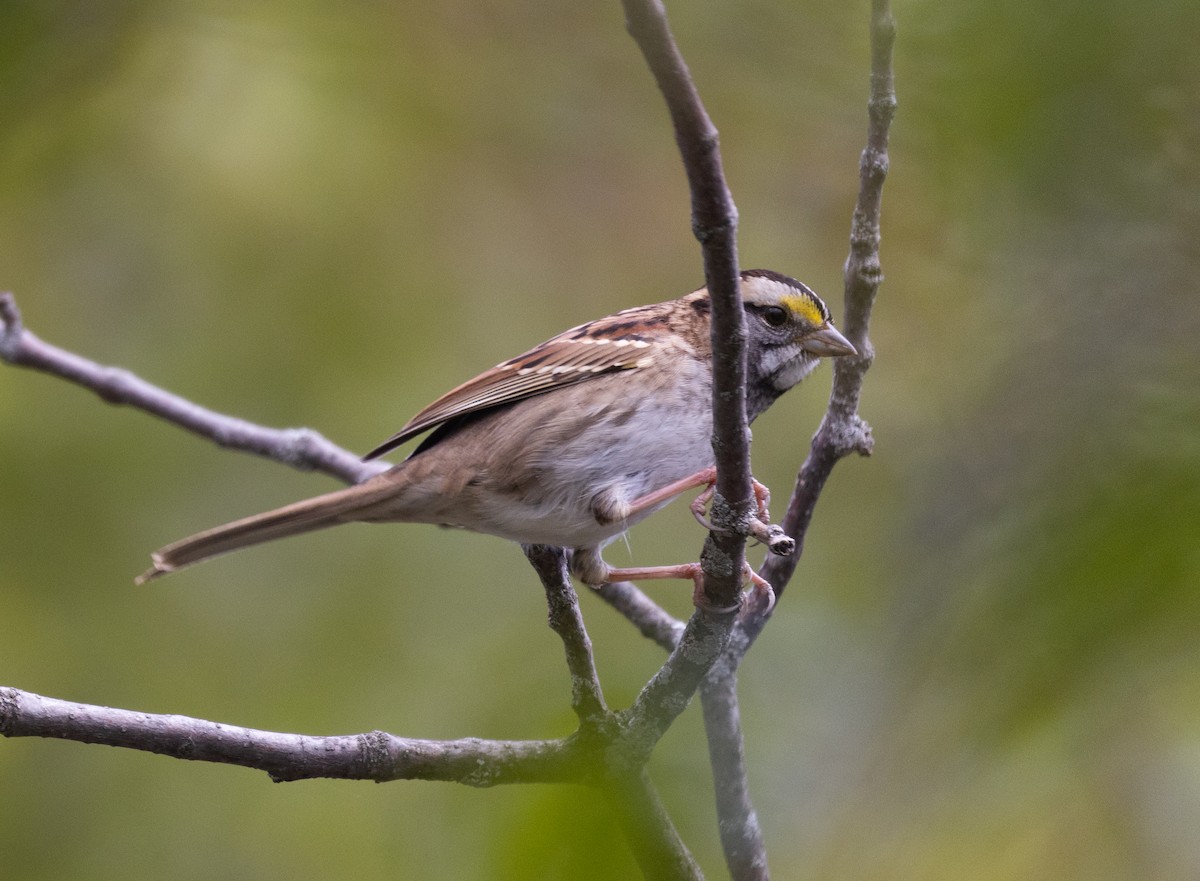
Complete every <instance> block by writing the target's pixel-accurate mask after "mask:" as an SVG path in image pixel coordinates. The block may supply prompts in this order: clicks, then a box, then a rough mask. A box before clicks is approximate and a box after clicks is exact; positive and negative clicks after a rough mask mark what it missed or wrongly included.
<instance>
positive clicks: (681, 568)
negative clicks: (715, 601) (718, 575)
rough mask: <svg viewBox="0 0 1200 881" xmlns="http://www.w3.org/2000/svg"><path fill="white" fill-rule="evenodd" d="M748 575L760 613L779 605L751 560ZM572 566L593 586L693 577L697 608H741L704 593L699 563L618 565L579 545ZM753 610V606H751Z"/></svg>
mask: <svg viewBox="0 0 1200 881" xmlns="http://www.w3.org/2000/svg"><path fill="white" fill-rule="evenodd" d="M743 566H744V567H745V568H744V575H745V578H746V580H747V581H749V582H750V586H751V591H752V593H753V595H754V599H755V604H754V607H751V608H753V609H754V610H755V611H758V612H759V613H760V614H763V615H765V614H767V613H768V612H770V611H771V609H772V608H773V607H774V606H775V591H774V590H772V589H771V585H770V584H768V583H767V581H766V580H765V579H763V578H762V577H761V576H760V575H759V574H758V573H757V572H755V571H754V569H753V568H751V566H750V564H749V563H744V564H743ZM571 569H572V571H574V572H575V574H576V575H577V576H578V577H579V579H580V580H581V581H583V582H584V583H585V584H588V585H590V586H592V587H598V586H599V585H601V584H611V583H613V582H616V581H649V580H652V579H664V578H678V579H682V580H687V579H691V581H692V584H693V589H692V602H693V603H695V605H696V608H698V609H706V610H707V611H709V612H715V613H717V614H722V615H731V614H733V613H734V612H736V611H738V609H739V608H741V606H740V605H736V606H713V605H712V604H711V603H709V601H708V597H707V596H706V595H705V593H704V572H703V570H702V569H701V568H700V564H699V563H679V564H677V565H674V566H635V567H630V568H625V569H616V568H613V567H612V566H609V565H608V564H607V563H606V562H604V560H603V559H602V558H601V557H600V554H599V551H598V550H596V549H593V548H576V549H575V550H574V551H573V552H572V554H571ZM748 610H749V609H748Z"/></svg>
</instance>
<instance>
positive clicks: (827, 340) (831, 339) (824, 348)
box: [800, 324, 858, 358]
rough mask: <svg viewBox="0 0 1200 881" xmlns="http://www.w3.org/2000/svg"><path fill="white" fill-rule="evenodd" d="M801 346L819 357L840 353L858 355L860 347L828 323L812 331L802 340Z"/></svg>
mask: <svg viewBox="0 0 1200 881" xmlns="http://www.w3.org/2000/svg"><path fill="white" fill-rule="evenodd" d="M800 348H802V349H804V351H806V352H810V353H812V354H813V355H816V356H817V357H818V358H836V357H837V356H838V355H857V354H858V349H856V348H854V346H852V345H851V344H850V340H848V339H846V338H845V337H844V336H842V335H841V334H840V333H838V330H837V328H836V327H834V326H833V325H832V324H826V325H825V326H824V327H822V328H821V329H820V330H818V331H817V332H816V333H810V334H809V335H808V336H806V337H805V338H804V339H802V340H800Z"/></svg>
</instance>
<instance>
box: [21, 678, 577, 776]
mask: <svg viewBox="0 0 1200 881" xmlns="http://www.w3.org/2000/svg"><path fill="white" fill-rule="evenodd" d="M0 734H3V735H4V736H6V737H55V738H61V739H63V740H74V741H78V742H80V743H97V744H103V745H106V746H119V747H125V748H127V749H137V750H144V751H146V752H152V753H158V754H159V755H164V756H172V757H174V758H177V759H189V760H192V761H200V762H218V763H222V764H228V765H241V766H242V767H245V768H254V769H256V770H259V771H265V772H267V773H268V774H269V775H271V778H272V779H273V780H277V781H288V780H308V779H313V778H318V777H329V778H337V779H341V780H374V781H376V782H384V781H388V780H442V781H451V782H455V783H465V784H466V785H468V786H496V785H499V784H502V783H563V782H576V783H578V782H583V781H584V779H585V778H586V776H587V773H588V770H589V767H590V766H589V763H588V762H587V761H586V760H583V759H581V755H582V753H583V749H582V747H581V746H580V744H579V743H578V742H577V740H576V739H575V738H571V737H568V738H563V739H560V740H482V739H479V738H474V737H471V738H464V739H461V740H417V739H413V738H408V737H397V736H396V735H394V734H388V733H386V732H383V731H371V732H366V733H363V734H344V735H334V736H329V737H317V736H312V735H306V734H283V733H280V732H276V731H259V730H256V729H254V728H241V727H238V726H236V725H226V724H223V723H220V722H209V721H206V720H204V719H193V718H190V717H188V716H177V715H159V714H157V713H141V712H135V711H133V710H120V709H114V708H112V707H98V706H93V705H91V704H79V703H72V702H71V701H64V700H58V699H56V698H51V697H43V696H41V695H37V694H32V693H30V692H27V691H20V690H18V689H16V688H0Z"/></svg>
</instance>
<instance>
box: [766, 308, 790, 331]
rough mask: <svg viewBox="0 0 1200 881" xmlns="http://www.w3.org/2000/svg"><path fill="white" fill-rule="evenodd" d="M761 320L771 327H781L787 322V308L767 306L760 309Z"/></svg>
mask: <svg viewBox="0 0 1200 881" xmlns="http://www.w3.org/2000/svg"><path fill="white" fill-rule="evenodd" d="M762 320H763V321H765V322H766V323H767V324H768V325H769V326H771V327H783V326H784V325H785V324H787V320H788V314H787V310H786V309H784V308H783V307H782V306H767V307H766V308H765V309H763V310H762Z"/></svg>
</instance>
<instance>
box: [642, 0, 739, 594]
mask: <svg viewBox="0 0 1200 881" xmlns="http://www.w3.org/2000/svg"><path fill="white" fill-rule="evenodd" d="M622 6H623V7H624V9H625V24H626V27H627V28H628V29H629V33H630V34H631V35H632V36H633V38H634V40H635V41H636V42H637V44H638V47H639V48H640V49H641V50H642V55H644V56H645V58H646V63H647V64H648V65H649V66H650V71H651V72H652V73H653V74H654V79H655V81H656V82H657V83H658V87H659V90H660V91H661V92H662V94H663V98H664V99H665V100H666V103H667V109H668V111H670V114H671V124H672V125H673V127H674V129H675V142H676V144H677V145H678V146H679V153H680V157H681V158H682V160H683V167H684V171H685V172H686V173H687V180H688V187H689V189H690V191H691V197H692V231H693V232H694V233H695V235H696V238H697V239H698V240H699V242H700V247H701V250H702V252H703V255H704V277H705V279H706V281H707V283H708V292H709V296H710V298H711V300H712V350H713V353H712V358H713V453H714V455H715V459H716V464H717V486H716V490H717V492H716V495H714V497H713V502H712V511H711V518H712V521H713V523H714V525H716V526H717V527H718V529H717V530H715V531H713V532H710V533H709V536H708V539H707V540H706V542H705V548H704V553H703V554H702V555H701V558H700V559H701V562H702V564H703V565H704V592H705V595H706V596H707V598H708V601H709V603H711V604H712V605H713V606H714V607H717V608H722V607H728V606H731V605H735V604H736V603H737V602H738V599H739V595H740V593H741V586H742V570H743V567H744V565H745V560H746V535H747V534H748V530H749V524H750V520H751V514H752V512H753V510H754V496H753V493H752V491H751V481H750V430H749V427H748V426H747V423H746V345H747V342H746V341H747V332H746V324H745V316H744V314H743V311H742V298H741V290H740V288H739V283H738V256H737V223H738V215H737V207H736V206H735V205H734V203H733V196H732V194H731V193H730V192H729V187H728V186H727V185H726V183H725V172H724V169H723V167H722V164H721V150H720V146H719V136H718V134H717V129H716V126H714V125H713V123H712V120H711V119H710V118H709V116H708V113H707V111H706V110H705V109H704V102H703V101H701V100H700V94H699V93H698V92H697V91H696V86H695V84H694V83H693V82H692V77H691V74H690V73H689V72H688V68H687V64H686V63H685V62H684V60H683V56H682V54H680V52H679V47H678V46H677V45H676V44H675V38H674V37H673V36H672V35H671V29H670V26H669V25H668V23H667V13H666V9H665V8H664V7H663V4H662V2H661V0H622Z"/></svg>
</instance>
